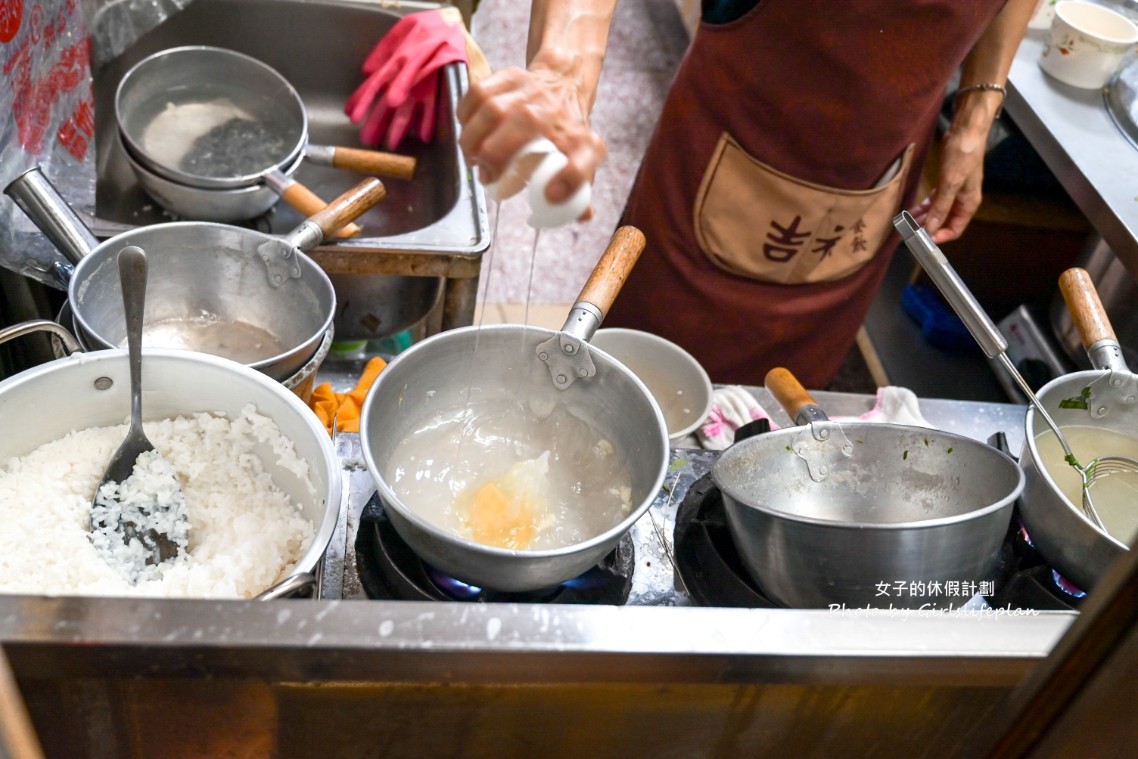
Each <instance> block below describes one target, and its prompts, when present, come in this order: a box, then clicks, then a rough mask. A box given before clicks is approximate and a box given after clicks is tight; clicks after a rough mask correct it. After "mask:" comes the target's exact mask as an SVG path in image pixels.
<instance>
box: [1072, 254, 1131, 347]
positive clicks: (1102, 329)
mask: <svg viewBox="0 0 1138 759" xmlns="http://www.w3.org/2000/svg"><path fill="white" fill-rule="evenodd" d="M1059 291H1060V292H1061V293H1063V300H1064V301H1066V303H1067V310H1068V311H1069V312H1070V314H1071V321H1072V322H1073V323H1074V325H1075V329H1077V330H1078V331H1079V337H1080V338H1082V341H1083V347H1084V348H1086V349H1087V350H1088V351H1089V350H1090V349H1091V346H1092V345H1094V344H1095V343H1097V342H1099V341H1100V340H1112V341H1114V342H1118V338H1117V337H1115V334H1114V328H1113V327H1112V326H1111V325H1110V319H1109V318H1107V315H1106V309H1105V308H1103V305H1102V300H1101V299H1100V298H1099V296H1098V290H1096V289H1095V284H1094V282H1093V281H1092V280H1091V275H1090V274H1088V273H1087V270H1086V269H1081V268H1079V267H1078V266H1075V267H1072V268H1070V269H1067V271H1065V272H1063V273H1062V274H1060V275H1059Z"/></svg>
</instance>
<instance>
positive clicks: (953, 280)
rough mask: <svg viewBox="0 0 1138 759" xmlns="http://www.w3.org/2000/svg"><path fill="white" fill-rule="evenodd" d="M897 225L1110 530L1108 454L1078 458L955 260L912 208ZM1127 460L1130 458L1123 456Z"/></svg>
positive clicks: (1088, 510)
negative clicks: (1102, 487) (1096, 491)
mask: <svg viewBox="0 0 1138 759" xmlns="http://www.w3.org/2000/svg"><path fill="white" fill-rule="evenodd" d="M893 226H894V227H895V228H896V229H897V231H898V232H899V233H900V234H901V239H902V240H903V241H904V243H905V246H906V247H907V248H908V249H909V252H911V253H912V254H913V257H914V258H916V259H917V262H918V263H920V265H921V267H922V268H923V269H924V270H925V271H926V272H927V273H928V275H929V277H930V278H931V279H932V281H933V283H934V284H935V285H936V286H937V289H938V290H940V292H941V294H942V295H944V297H945V299H946V300H947V301H948V303H949V305H950V306H952V309H953V311H955V312H956V314H957V315H958V316H959V317H960V318H961V320H962V321H963V322H964V324H965V326H966V327H968V331H969V332H970V333H972V337H973V338H974V339H975V340H976V342H977V343H978V344H979V345H980V348H981V349H982V350H983V351H984V353H985V355H987V356H988V358H991V359H995V360H997V361H999V362H1000V365H1001V366H1003V367H1004V369H1006V370H1007V372H1008V374H1010V375H1011V377H1012V379H1013V380H1015V383H1016V384H1017V385H1018V386H1019V388H1020V390H1021V391H1023V394H1024V395H1025V396H1026V397H1027V399H1028V401H1029V402H1030V403H1031V405H1032V406H1033V407H1034V408H1035V411H1036V413H1038V414H1039V416H1040V418H1042V419H1043V421H1044V422H1045V423H1046V424H1047V426H1048V427H1049V428H1051V431H1052V432H1053V433H1054V434H1055V438H1056V440H1058V441H1059V445H1060V446H1061V447H1062V449H1063V454H1064V460H1066V462H1067V463H1068V464H1070V465H1071V467H1072V468H1074V469H1075V471H1077V472H1078V473H1079V477H1080V478H1081V479H1082V493H1083V497H1082V508H1083V513H1084V514H1086V516H1087V518H1088V519H1090V520H1091V522H1092V523H1093V524H1094V525H1095V526H1096V527H1098V528H1099V529H1100V530H1102V531H1103V532H1106V527H1105V526H1104V525H1103V523H1102V519H1101V518H1100V517H1099V515H1098V512H1097V511H1096V510H1095V506H1094V500H1093V498H1092V497H1091V492H1090V486H1091V483H1092V482H1093V480H1094V479H1095V477H1094V470H1095V469H1096V468H1097V465H1098V462H1100V461H1102V459H1103V458H1105V457H1100V458H1098V459H1095V460H1094V461H1091V462H1090V464H1087V465H1082V464H1080V463H1079V461H1078V459H1077V458H1075V454H1074V452H1073V451H1072V450H1071V445H1070V443H1068V442H1067V437H1066V436H1065V435H1064V434H1063V432H1062V430H1060V429H1059V425H1058V424H1056V423H1055V420H1054V419H1052V418H1051V415H1050V414H1048V413H1047V409H1046V408H1044V406H1043V404H1042V403H1041V402H1040V400H1039V398H1037V397H1036V395H1035V391H1033V390H1032V389H1031V385H1029V384H1028V383H1027V380H1025V379H1024V378H1023V375H1021V374H1020V373H1019V370H1018V369H1016V367H1015V364H1013V363H1012V361H1011V359H1009V358H1008V355H1007V349H1008V341H1007V340H1006V339H1005V338H1004V336H1003V334H1002V333H1001V332H1000V330H999V329H998V328H997V327H996V325H995V323H994V322H993V321H992V320H991V319H990V318H989V317H988V314H987V313H985V311H984V309H983V308H982V307H981V306H980V303H979V301H977V300H976V298H975V297H974V296H973V295H972V292H971V291H970V290H969V289H968V287H967V286H966V285H965V284H964V281H963V280H961V279H960V276H959V275H958V274H957V273H956V270H955V269H953V268H952V264H950V263H949V262H948V259H947V258H945V256H944V253H943V252H941V249H940V248H939V247H938V246H937V244H936V243H935V242H933V239H932V237H930V236H929V233H928V232H926V231H925V230H924V229H922V228H921V226H920V225H919V224H917V221H916V219H914V218H913V217H912V216H911V215H910V214H909V212H908V211H902V212H901V213H900V214H898V215H897V216H896V217H894V219H893ZM1110 458H1111V459H1121V458H1122V457H1110ZM1123 461H1124V462H1125V461H1129V460H1128V459H1123ZM1116 464H1117V462H1114V461H1111V462H1109V463H1108V468H1110V469H1112V470H1113V468H1114V466H1116ZM1131 464H1132V465H1133V467H1134V468H1135V470H1136V471H1138V462H1130V464H1127V465H1126V466H1130V465H1131Z"/></svg>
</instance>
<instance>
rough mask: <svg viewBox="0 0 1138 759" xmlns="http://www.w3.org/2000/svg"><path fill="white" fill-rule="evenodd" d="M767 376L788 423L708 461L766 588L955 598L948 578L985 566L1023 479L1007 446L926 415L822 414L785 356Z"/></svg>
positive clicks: (823, 596)
mask: <svg viewBox="0 0 1138 759" xmlns="http://www.w3.org/2000/svg"><path fill="white" fill-rule="evenodd" d="M766 386H767V389H768V390H770V392H771V394H772V395H774V396H775V398H776V399H777V400H778V401H779V402H780V403H781V404H782V405H783V407H784V408H785V409H786V411H787V413H788V414H789V415H790V417H791V419H794V420H795V423H796V424H797V425H799V426H795V427H787V428H784V429H780V430H777V431H774V432H767V433H764V434H760V435H757V436H755V437H751V438H747V439H745V440H743V441H740V442H737V443H736V444H734V445H732V446H731V447H730V448H728V449H727V450H725V451H724V452H723V453H722V454H720V456H719V458H718V459H717V460H716V462H715V464H714V465H713V466H712V470H711V474H712V479H713V481H714V482H715V484H716V486H717V487H718V488H719V489H720V491H721V492H722V494H723V504H724V508H725V512H726V516H727V526H728V529H729V531H730V533H731V537H732V540H733V541H734V543H735V547H736V548H737V549H738V551H739V557H740V559H741V560H742V562H743V566H744V567H745V568H746V570H747V572H748V574H750V575H751V578H752V579H753V580H754V581H755V583H757V584H758V586H759V588H760V589H762V591H763V592H764V593H765V594H766V595H767V597H768V598H770V599H771V600H772V601H774V602H776V603H779V604H782V605H784V606H789V607H792V608H821V607H834V606H847V607H851V608H865V607H881V606H885V607H889V606H892V607H895V608H920V607H928V608H934V607H935V608H943V607H945V606H947V605H950V604H952V603H953V602H956V603H958V604H959V603H962V602H963V601H966V600H967V599H962V598H961V597H960V595H959V594H953V593H952V591H950V590H949V589H948V587H947V586H946V583H950V582H970V583H972V584H973V585H976V584H978V583H979V582H981V581H984V580H987V579H989V577H990V573H991V572H992V570H993V569H994V567H995V562H996V557H997V554H998V553H999V550H1000V546H1001V545H1002V544H1003V541H1004V536H1005V534H1006V533H1007V529H1008V524H1009V522H1010V520H1011V514H1012V508H1013V506H1014V503H1015V499H1016V498H1017V497H1019V494H1020V492H1021V491H1022V490H1023V485H1024V476H1023V472H1022V471H1021V470H1020V468H1019V466H1017V465H1016V462H1015V461H1014V460H1013V459H1012V458H1011V457H1009V456H1007V455H1006V454H1004V453H1002V452H1001V451H999V450H997V449H995V448H993V447H991V446H988V445H986V444H984V443H982V442H980V441H977V440H973V439H971V438H967V437H963V436H960V435H955V434H952V433H948V432H941V431H939V430H934V429H928V428H925V427H914V426H907V425H900V424H880V423H875V422H841V423H837V422H832V421H829V420H828V419H827V417H826V415H825V413H824V412H823V411H822V410H821V408H820V407H819V406H818V405H817V404H816V403H815V402H814V400H813V398H811V396H810V395H809V393H807V391H806V390H805V389H803V388H802V386H801V385H800V384H799V383H798V381H797V380H796V379H795V378H794V377H793V376H792V375H791V374H790V372H788V371H786V370H785V369H774V370H772V371H771V373H770V374H768V375H767V379H766ZM898 582H903V583H905V584H906V585H905V590H904V591H901V592H898V589H897V588H898V586H897V585H896V583H898ZM917 583H919V584H917ZM882 586H885V587H886V588H887V593H886V594H883V593H882V592H881V587H882ZM917 588H919V589H920V590H917ZM974 592H975V591H974Z"/></svg>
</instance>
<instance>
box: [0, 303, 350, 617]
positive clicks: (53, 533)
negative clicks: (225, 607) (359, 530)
mask: <svg viewBox="0 0 1138 759" xmlns="http://www.w3.org/2000/svg"><path fill="white" fill-rule="evenodd" d="M47 324H52V323H51V322H47ZM55 329H56V330H57V334H58V333H59V332H65V330H62V328H59V327H58V326H56V327H55ZM18 330H19V331H20V333H21V334H22V333H23V332H24V331H26V330H24V329H23V328H22V327H21V325H17V326H16V327H14V328H9V329H6V330H2V331H0V342H2V341H4V340H6V339H10V337H12V336H13V334H14V333H16V332H17V331H18ZM127 363H128V362H127V355H126V351H124V350H104V351H95V352H91V353H75V354H73V355H71V356H69V357H67V358H63V359H58V360H55V361H51V362H49V363H46V364H42V365H40V366H37V367H33V368H32V369H28V370H25V371H23V372H21V373H19V374H17V375H14V376H12V377H9V378H7V379H5V380H3V381H0V418H2V419H3V420H4V426H5V429H6V430H11V431H13V432H12V433H11V434H7V435H5V436H3V438H2V439H0V461H2V462H5V466H4V468H0V509H3V508H4V505H5V504H12V505H13V508H12V509H11V511H12V512H13V513H7V514H5V515H4V516H3V518H0V524H3V525H4V528H3V530H2V531H0V545H4V546H6V547H5V549H4V551H3V555H4V562H5V566H6V568H7V570H6V572H5V573H3V574H4V576H3V577H0V592H6V593H11V592H19V593H37V594H48V595H76V594H82V595H130V594H137V595H167V596H181V597H218V598H234V597H236V598H242V597H244V598H251V597H258V596H259V597H277V596H280V595H285V594H289V593H292V592H294V591H296V590H298V589H300V588H302V587H304V586H307V585H311V584H313V583H314V582H315V572H316V571H317V569H318V566H319V563H320V561H321V559H322V557H323V555H324V551H325V549H326V548H327V546H328V542H329V541H330V540H331V537H332V533H333V530H334V528H335V525H336V520H337V517H338V514H339V510H340V505H341V498H342V485H341V478H340V465H339V460H338V458H337V456H336V451H335V448H334V447H333V446H332V442H331V440H330V439H329V437H328V434H327V432H326V431H325V430H324V428H323V427H322V426H321V425H320V424H319V422H318V420H317V419H316V417H315V416H314V415H313V414H312V413H311V412H310V411H309V409H308V407H307V406H306V405H305V404H304V403H303V402H302V401H301V400H300V399H299V398H298V397H297V396H296V395H295V394H293V393H292V392H290V391H289V390H288V389H286V388H285V387H284V386H283V385H281V384H280V383H278V382H275V381H273V380H272V379H270V378H269V377H267V376H266V375H264V374H262V373H260V372H257V371H254V370H253V369H250V368H248V367H246V366H243V365H241V364H238V363H236V362H234V361H230V360H227V359H223V358H219V357H216V356H209V355H205V354H200V353H193V352H189V351H181V350H160V349H146V350H145V351H144V362H143V376H144V386H145V388H147V390H146V404H145V406H144V408H145V423H146V426H147V432H148V435H149V436H150V437H151V438H152V440H153V441H154V443H155V446H156V447H157V448H158V449H159V450H160V451H162V454H163V455H164V456H165V457H167V458H169V459H171V460H172V461H174V462H177V465H178V466H179V474H180V476H182V477H183V479H184V489H185V491H186V497H187V503H188V505H189V506H190V508H191V515H190V519H191V528H190V549H189V552H188V556H187V563H186V565H177V564H174V565H172V566H171V569H170V571H168V572H167V573H166V575H165V580H164V582H165V584H164V585H161V586H146V587H144V586H142V585H141V584H140V585H139V586H138V587H132V586H130V585H123V584H121V583H118V582H116V581H115V580H114V579H113V577H111V576H110V575H108V574H107V573H106V571H107V568H106V566H105V565H104V566H100V565H99V564H97V563H92V558H93V560H94V561H95V562H98V561H99V559H98V557H97V555H96V554H95V553H94V549H93V548H92V547H91V546H90V545H89V541H87V526H86V524H85V520H86V521H89V514H88V508H89V504H90V499H91V496H92V494H93V491H94V487H95V486H96V485H97V482H98V478H99V473H101V471H102V469H103V468H104V467H105V466H106V461H107V457H109V455H110V454H111V453H112V452H113V451H114V448H115V446H117V445H118V443H119V442H121V439H122V434H123V430H124V429H125V425H124V424H123V422H124V419H125V418H126V416H127V413H128V411H129V408H130V399H129V392H130V391H129V386H130V383H129V380H128V365H127ZM92 430H95V431H96V432H94V433H92ZM108 441H109V442H108ZM68 457H74V461H71V460H69V459H68ZM88 480H89V482H88ZM195 489H196V490H195ZM198 491H200V492H202V493H207V495H205V496H203V497H202V498H203V500H202V501H200V503H201V504H202V505H201V506H200V508H199V510H198V513H197V515H196V516H195V513H194V504H193V503H192V502H191V501H190V499H191V495H192V494H193V493H195V492H198ZM21 499H23V501H28V502H31V501H34V503H35V508H23V509H20V508H19V506H18V504H19V503H20V502H21ZM29 499H30V501H29ZM254 504H255V507H254ZM195 532H196V536H195ZM21 557H22V558H21ZM21 567H23V569H21ZM21 575H26V577H21ZM33 580H34V581H33ZM29 585H31V586H34V587H29Z"/></svg>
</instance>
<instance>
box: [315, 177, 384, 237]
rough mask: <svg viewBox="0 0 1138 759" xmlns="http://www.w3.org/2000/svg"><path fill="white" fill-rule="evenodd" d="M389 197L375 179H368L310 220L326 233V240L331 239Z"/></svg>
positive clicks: (380, 183) (318, 210)
mask: <svg viewBox="0 0 1138 759" xmlns="http://www.w3.org/2000/svg"><path fill="white" fill-rule="evenodd" d="M386 196H387V189H386V188H385V187H384V186H383V182H380V181H379V180H378V179H376V178H375V177H368V178H367V179H365V180H363V181H362V182H360V183H359V184H357V185H356V186H355V187H353V188H352V189H350V190H348V191H347V192H345V193H343V194H342V195H340V196H339V197H338V198H336V199H335V200H333V201H332V202H331V203H328V204H326V205H325V206H324V207H323V208H319V209H317V210H316V212H315V213H313V214H309V215H308V220H309V221H311V222H313V223H315V224H316V225H317V226H318V227H320V229H321V231H323V232H324V237H325V239H327V238H329V237H331V236H332V235H333V234H335V233H336V231H337V230H343V229H346V228H347V227H348V226H349V225H350V226H353V227H356V228H357V229H359V227H358V226H356V225H355V224H352V223H351V222H352V220H353V219H356V218H357V217H359V216H360V215H361V214H362V213H363V212H364V211H367V210H368V209H369V208H371V207H372V206H374V205H375V204H376V203H378V202H379V201H381V200H383V199H384V198H385V197H386Z"/></svg>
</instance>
